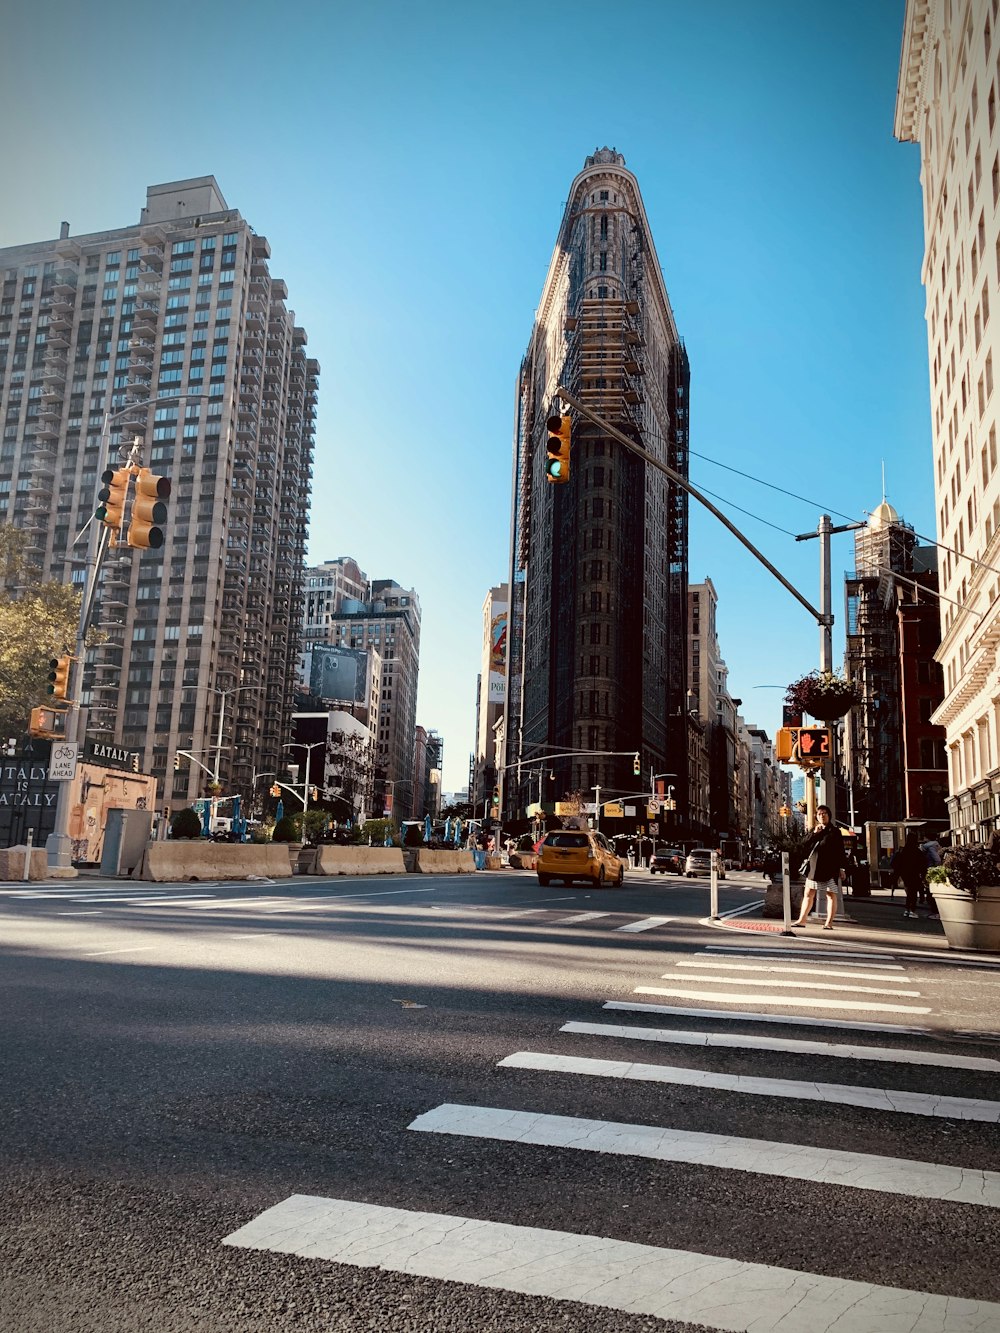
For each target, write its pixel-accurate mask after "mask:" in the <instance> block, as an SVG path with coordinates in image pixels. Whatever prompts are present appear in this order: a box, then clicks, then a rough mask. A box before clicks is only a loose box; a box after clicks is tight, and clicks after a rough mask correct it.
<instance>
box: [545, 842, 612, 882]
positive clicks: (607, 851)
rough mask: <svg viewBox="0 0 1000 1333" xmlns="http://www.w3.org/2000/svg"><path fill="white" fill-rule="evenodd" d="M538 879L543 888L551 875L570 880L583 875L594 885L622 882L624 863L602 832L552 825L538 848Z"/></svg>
mask: <svg viewBox="0 0 1000 1333" xmlns="http://www.w3.org/2000/svg"><path fill="white" fill-rule="evenodd" d="M536 870H537V871H538V882H539V884H540V885H541V886H542V887H543V888H544V887H545V886H546V885H547V884H551V883H552V881H553V880H554V879H561V880H562V882H563V883H564V884H572V882H573V880H575V879H582V880H584V881H585V882H586V883H587V884H592V885H594V886H595V887H596V888H599V889H601V888H603V887H604V886H605V885H606V884H614V885H617V886H619V887H620V886H621V885H622V884H623V883H624V882H625V863H624V861H622V860H621V859H620V857H617V856H616V855H615V854H614V852H613V851H612V850H611V848H610V846H609V845H608V841H607V839H606V838H605V836H604V834H603V833H593V832H591V831H590V830H588V829H555V830H554V831H553V832H552V833H547V834H546V835H545V840H544V842H543V843H542V845H541V847H539V849H538V863H537V866H536Z"/></svg>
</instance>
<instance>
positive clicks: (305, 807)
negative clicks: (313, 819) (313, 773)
mask: <svg viewBox="0 0 1000 1333" xmlns="http://www.w3.org/2000/svg"><path fill="white" fill-rule="evenodd" d="M322 745H326V741H325V740H322V741H312V742H311V743H309V744H306V742H304V741H286V743H285V744H284V745H283V746H282V747H281V748H282V749H283V750H305V752H306V780H305V783H304V784H303V787H302V834H303V837H304V836H305V831H306V828H305V817H306V815H307V814H308V812H309V787H310V778H309V774H310V770H311V767H312V752H313V750H318V749H319V748H320V746H322ZM293 790H294V789H293ZM295 795H296V796H297V795H298V792H295Z"/></svg>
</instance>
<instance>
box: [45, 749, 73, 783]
mask: <svg viewBox="0 0 1000 1333" xmlns="http://www.w3.org/2000/svg"><path fill="white" fill-rule="evenodd" d="M79 759H80V747H79V746H78V745H77V743H76V742H75V741H72V742H70V741H54V742H53V745H52V752H51V758H50V759H49V778H50V780H51V781H53V782H72V781H73V779H74V778H75V777H76V766H77V763H78V762H79Z"/></svg>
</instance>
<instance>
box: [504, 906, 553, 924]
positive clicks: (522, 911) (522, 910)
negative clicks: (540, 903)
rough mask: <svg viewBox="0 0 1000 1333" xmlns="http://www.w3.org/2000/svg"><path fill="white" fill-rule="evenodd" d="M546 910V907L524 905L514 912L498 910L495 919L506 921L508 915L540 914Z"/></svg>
mask: <svg viewBox="0 0 1000 1333" xmlns="http://www.w3.org/2000/svg"><path fill="white" fill-rule="evenodd" d="M548 910H549V909H548V908H547V907H524V908H519V909H518V910H517V911H516V912H498V913H497V919H498V920H500V921H506V920H507V918H508V917H512V916H541V915H542V913H543V912H547V911H548Z"/></svg>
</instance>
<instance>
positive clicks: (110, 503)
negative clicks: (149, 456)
mask: <svg viewBox="0 0 1000 1333" xmlns="http://www.w3.org/2000/svg"><path fill="white" fill-rule="evenodd" d="M131 476H132V469H131V468H127V467H119V468H110V467H109V468H107V469H106V470H105V471H104V472H102V473H101V481H102V482H103V483H104V484H103V486H102V487H101V489H100V490H99V491H98V492H97V498H98V500H99V501H100V504H99V505H98V506H97V508H96V510H95V511H94V517H95V518H96V519H97V520H98V521H99V522H100V523H103V524H104V525H105V526H106V527H109V528H111V530H112V533H115V532H120V531H121V528H122V525H123V524H124V522H125V502H126V501H127V499H128V483H129V479H130V478H131ZM113 540H114V538H113V537H112V541H113Z"/></svg>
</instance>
